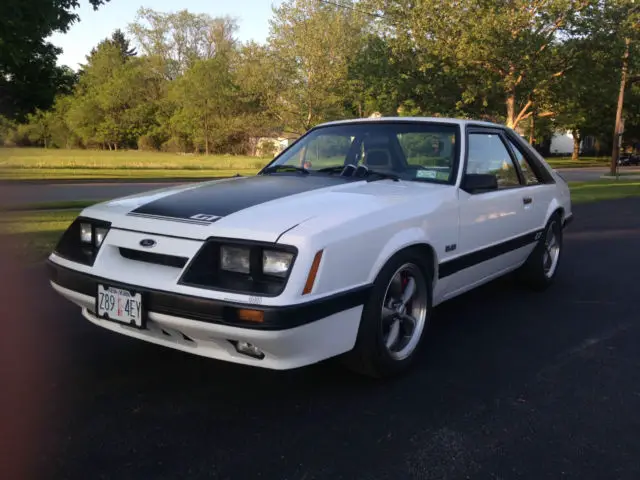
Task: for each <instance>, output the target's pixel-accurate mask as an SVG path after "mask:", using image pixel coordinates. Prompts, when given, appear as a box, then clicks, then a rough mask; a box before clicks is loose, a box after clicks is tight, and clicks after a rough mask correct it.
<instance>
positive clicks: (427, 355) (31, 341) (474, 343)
mask: <svg viewBox="0 0 640 480" xmlns="http://www.w3.org/2000/svg"><path fill="white" fill-rule="evenodd" d="M639 209H640V201H639V200H637V199H628V200H622V201H612V202H607V203H600V204H590V205H579V206H577V207H576V208H575V214H576V220H575V222H574V223H573V224H572V225H571V227H570V229H569V230H568V231H567V232H566V238H565V245H566V251H565V253H566V255H565V257H564V258H563V262H562V265H561V271H560V274H559V277H558V279H557V283H556V284H555V285H554V286H553V287H552V288H551V289H550V290H548V291H547V292H545V293H542V294H540V293H532V292H529V291H527V290H524V289H522V288H520V287H519V286H517V285H516V284H515V283H514V282H513V281H512V280H511V279H509V278H507V279H504V280H501V281H497V282H494V283H492V284H490V285H488V286H485V287H483V288H481V289H480V290H478V291H475V292H472V293H470V294H467V295H465V296H463V297H461V298H459V299H456V300H453V301H451V302H449V303H447V304H445V305H442V306H441V307H439V308H438V309H436V318H435V321H434V324H433V325H432V330H431V332H430V333H431V335H430V337H429V340H428V342H427V344H426V345H425V349H424V350H423V351H422V352H421V355H420V357H419V359H418V364H417V365H416V367H417V368H416V369H415V370H414V371H412V372H411V373H410V374H408V375H406V376H404V377H402V378H399V379H397V380H395V381H391V382H388V383H376V382H372V381H369V380H365V379H363V378H360V377H357V376H354V375H351V374H349V373H347V372H345V371H343V370H342V369H341V368H340V367H339V366H338V365H336V364H335V362H325V363H323V364H320V365H317V366H314V367H309V368H304V369H300V370H296V371H292V372H280V373H278V372H270V371H265V370H259V369H251V368H248V367H241V366H235V365H230V364H225V363H220V362H216V361H213V360H208V359H204V358H199V357H195V356H190V355H188V354H184V353H180V352H176V351H172V350H169V349H166V348H162V347H158V346H153V345H149V344H146V343H143V342H140V341H136V340H133V339H128V338H125V337H121V336H118V335H116V334H113V333H111V332H108V331H104V330H102V329H99V328H98V327H95V326H93V325H91V324H89V323H88V322H87V321H85V320H84V319H82V318H81V317H80V315H79V312H78V311H77V309H76V308H74V307H72V306H71V305H70V304H68V303H67V302H66V301H64V300H63V299H61V298H59V297H58V296H56V295H55V294H54V293H53V292H52V291H51V289H50V288H49V287H48V285H47V283H46V280H45V278H44V275H43V272H42V270H41V269H40V268H35V269H33V270H31V271H30V272H29V273H27V274H25V275H26V278H24V280H25V282H27V283H28V284H29V287H30V294H29V297H28V298H29V299H30V300H29V301H25V300H24V299H20V297H17V296H15V294H12V295H11V296H10V297H9V293H8V292H10V290H9V291H7V290H6V288H5V294H4V295H5V297H4V301H5V302H8V301H9V298H10V300H11V302H12V304H13V305H15V306H16V307H17V306H19V307H20V308H19V309H18V310H19V311H20V312H21V314H20V315H17V316H16V315H8V314H5V315H4V316H3V322H4V325H3V340H2V341H3V342H4V343H3V344H2V345H4V347H5V349H4V350H2V348H0V356H1V355H4V359H3V361H2V366H3V367H9V369H8V370H7V371H8V372H10V373H11V377H10V378H14V379H16V380H17V384H18V385H20V388H19V389H12V388H11V385H12V384H11V383H8V384H5V385H8V387H7V389H6V390H5V392H12V393H13V395H12V396H6V397H5V399H9V400H14V405H15V410H11V409H7V408H5V409H3V410H1V411H0V415H1V414H5V415H7V418H9V419H10V420H11V421H12V422H13V423H9V424H8V425H13V424H17V425H22V424H24V425H25V426H26V427H30V429H29V430H28V431H27V433H25V434H24V435H22V436H20V435H12V436H11V437H8V436H4V438H11V442H10V443H9V442H7V445H10V446H11V448H10V449H8V450H4V453H5V454H6V455H8V456H7V458H8V459H10V460H12V461H14V462H15V461H19V460H20V459H23V460H24V461H25V462H26V465H28V466H29V468H30V469H31V472H30V473H33V474H34V475H37V476H39V478H43V479H52V478H56V479H57V478H65V479H80V480H86V479H87V478H95V479H98V478H105V479H106V478H117V479H154V480H155V479H177V478H189V479H200V478H210V479H241V480H243V479H257V478H263V479H278V480H284V479H292V480H293V479H297V480H303V479H304V480H310V479H331V480H337V479H349V480H352V479H371V480H373V479H391V480H400V479H431V478H433V479H436V478H438V479H440V478H447V479H467V478H483V479H484V478H503V479H516V478H528V479H534V480H540V479H542V478H545V479H546V478H579V479H605V478H606V479H609V478H616V479H637V478H640V455H639V453H640V435H638V432H639V431H640V413H638V412H640V368H639V365H640V349H639V348H638V345H639V344H640V316H639V314H638V312H639V310H638V298H639V296H640V287H639V285H640V283H639V282H638V278H639V277H638V266H640V215H638V213H637V212H638V211H639ZM12 280H13V283H12V285H16V282H18V280H19V276H18V275H13V276H12ZM2 295H3V294H2V293H1V292H0V297H2ZM0 305H4V306H5V307H6V306H7V303H4V304H0ZM25 312H26V313H31V314H32V315H30V316H29V315H26V313H25ZM5 313H6V312H5ZM11 352H13V354H14V356H13V357H12V358H8V357H7V355H8V354H10V353H11ZM14 385H15V384H14ZM3 388H4V387H3ZM5 395H6V393H5ZM12 412H13V414H12ZM5 425H6V424H5ZM26 427H25V428H26ZM2 437H3V435H0V438H2ZM20 447H23V449H20ZM25 449H26V450H25ZM21 453H22V454H23V455H24V456H23V457H21V455H20V454H21ZM9 455H10V456H9ZM0 464H2V462H0ZM4 478H10V477H7V476H5V477H4ZM11 478H18V477H11ZM21 478H26V477H21Z"/></svg>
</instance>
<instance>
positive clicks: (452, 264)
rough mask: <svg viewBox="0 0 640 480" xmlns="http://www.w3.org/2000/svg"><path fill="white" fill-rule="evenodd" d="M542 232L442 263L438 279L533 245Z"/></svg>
mask: <svg viewBox="0 0 640 480" xmlns="http://www.w3.org/2000/svg"><path fill="white" fill-rule="evenodd" d="M542 232H543V230H536V231H535V232H531V233H527V234H525V235H521V236H519V237H515V238H512V239H511V240H507V241H506V242H502V243H498V244H496V245H492V246H490V247H487V248H483V249H482V250H476V251H475V252H471V253H468V254H466V255H462V256H460V257H457V258H454V259H453V260H449V261H448V262H442V263H441V264H440V266H439V269H438V278H445V277H448V276H449V275H453V274H454V273H458V272H459V271H461V270H464V269H465V268H470V267H473V266H475V265H478V264H479V263H482V262H486V261H487V260H491V259H493V258H495V257H498V256H500V255H504V254H505V253H509V252H512V251H513V250H517V249H519V248H522V247H526V246H527V245H531V244H532V243H535V242H536V241H538V239H539V238H540V235H541V234H542Z"/></svg>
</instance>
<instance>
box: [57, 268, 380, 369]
mask: <svg viewBox="0 0 640 480" xmlns="http://www.w3.org/2000/svg"><path fill="white" fill-rule="evenodd" d="M47 265H48V269H49V274H50V280H51V284H52V286H53V288H54V289H55V290H56V291H57V292H58V293H60V294H61V295H62V296H64V297H65V298H67V299H68V300H70V301H72V302H74V303H75V304H77V305H79V306H80V307H81V308H82V314H83V316H84V317H85V318H86V319H88V320H89V321H91V322H92V323H94V324H96V325H99V326H101V327H104V328H107V329H109V330H112V331H115V332H118V333H122V334H125V335H128V336H130V337H135V338H139V339H141V340H145V341H148V342H151V343H155V344H159V345H163V346H166V347H171V348H175V349H178V350H183V351H186V352H189V353H194V354H197V355H202V356H206V357H210V358H216V359H220V360H226V361H231V362H235V363H243V364H247V365H255V366H260V367H265V368H272V369H278V370H282V369H289V368H296V367H300V366H304V365H309V364H312V363H316V362H319V361H321V360H324V359H326V358H330V357H333V356H336V355H340V354H342V353H345V352H348V351H349V350H351V349H352V348H353V347H354V345H355V341H356V337H357V333H358V326H359V324H360V317H361V315H362V308H363V304H364V302H365V301H366V299H367V298H368V295H369V294H370V289H371V287H370V286H367V287H362V288H358V289H355V290H351V291H348V292H344V293H340V294H337V295H332V296H329V297H325V298H323V299H320V300H315V301H312V302H306V303H303V304H299V305H287V306H279V307H274V306H268V307H266V306H258V305H252V304H246V305H245V304H236V303H229V302H224V301H219V300H212V299H207V298H199V297H191V296H187V295H181V294H175V293H171V292H164V291H158V290H152V289H148V288H144V287H138V286H134V285H125V284H122V283H121V282H114V281H111V280H108V279H104V278H100V277H95V276H92V275H88V274H85V273H80V272H77V271H74V270H71V269H69V268H66V267H62V266H60V265H58V264H56V263H54V262H51V261H49V262H48V263H47ZM98 283H104V284H107V285H110V286H114V287H119V288H128V289H134V290H136V291H137V292H141V293H142V298H143V304H144V308H145V310H146V312H147V315H146V320H147V321H146V328H145V329H144V330H139V329H136V328H133V327H130V326H127V325H123V324H119V323H115V322H111V321H109V320H104V319H102V318H99V317H97V316H96V315H95V299H96V294H97V288H98V287H97V285H98ZM240 309H252V310H261V311H263V312H264V322H262V323H252V322H246V321H242V320H239V319H238V315H237V312H238V310H240ZM232 342H249V343H251V344H252V345H254V346H256V347H257V348H259V349H260V350H261V351H262V352H263V353H264V355H265V356H264V358H263V359H256V358H252V357H250V356H247V355H244V354H241V353H239V352H238V351H237V350H236V348H235V347H234V345H233V343H232Z"/></svg>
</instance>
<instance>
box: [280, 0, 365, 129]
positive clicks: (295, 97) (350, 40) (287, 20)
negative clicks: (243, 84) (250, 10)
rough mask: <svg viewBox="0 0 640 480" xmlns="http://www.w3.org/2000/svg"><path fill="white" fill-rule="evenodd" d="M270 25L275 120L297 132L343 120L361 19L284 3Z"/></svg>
mask: <svg viewBox="0 0 640 480" xmlns="http://www.w3.org/2000/svg"><path fill="white" fill-rule="evenodd" d="M343 3H345V4H346V3H348V2H346V1H345V2H343ZM270 24H271V30H270V35H269V45H270V53H269V58H268V61H269V67H268V68H270V69H271V70H272V72H273V75H272V77H271V80H272V81H271V82H270V85H269V88H270V89H271V91H272V92H273V94H272V95H271V97H270V98H269V109H270V111H271V112H272V114H273V115H274V116H275V117H276V118H278V120H279V121H280V123H281V124H283V125H285V126H286V127H287V128H288V129H291V130H292V131H295V132H304V131H305V130H307V129H309V128H310V127H311V126H313V125H315V124H317V123H318V122H322V121H324V120H327V119H334V118H341V117H344V116H345V115H346V114H347V110H346V108H345V99H346V98H347V97H348V93H349V83H348V78H349V75H348V74H349V64H350V63H351V61H352V59H353V58H354V57H355V56H356V55H357V53H358V51H359V48H360V43H361V39H362V28H363V23H362V19H361V18H360V17H359V16H358V15H357V14H356V13H354V11H352V10H349V9H345V8H339V7H336V6H334V5H330V4H324V3H320V2H317V1H315V0H297V1H296V0H286V1H284V2H283V3H282V4H280V6H279V7H278V8H276V9H274V18H272V19H271V21H270Z"/></svg>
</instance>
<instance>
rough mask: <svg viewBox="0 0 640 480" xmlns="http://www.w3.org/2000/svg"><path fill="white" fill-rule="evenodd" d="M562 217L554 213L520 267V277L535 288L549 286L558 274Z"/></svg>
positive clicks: (542, 288)
mask: <svg viewBox="0 0 640 480" xmlns="http://www.w3.org/2000/svg"><path fill="white" fill-rule="evenodd" d="M562 250H563V248H562V218H561V216H560V215H559V214H554V215H553V216H552V217H551V218H550V219H549V221H548V222H547V225H546V227H545V229H544V230H543V232H542V236H541V237H540V239H539V240H538V244H537V245H536V247H535V248H534V249H533V251H532V252H531V254H530V255H529V258H528V259H527V261H526V262H525V264H524V265H523V266H522V267H521V268H520V271H519V274H520V279H521V280H522V281H523V282H524V283H525V284H526V285H528V286H529V287H531V288H533V289H534V290H544V289H546V288H547V287H549V286H550V285H551V284H552V283H553V280H554V278H555V276H556V273H557V271H558V265H559V264H560V258H561V255H562Z"/></svg>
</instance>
